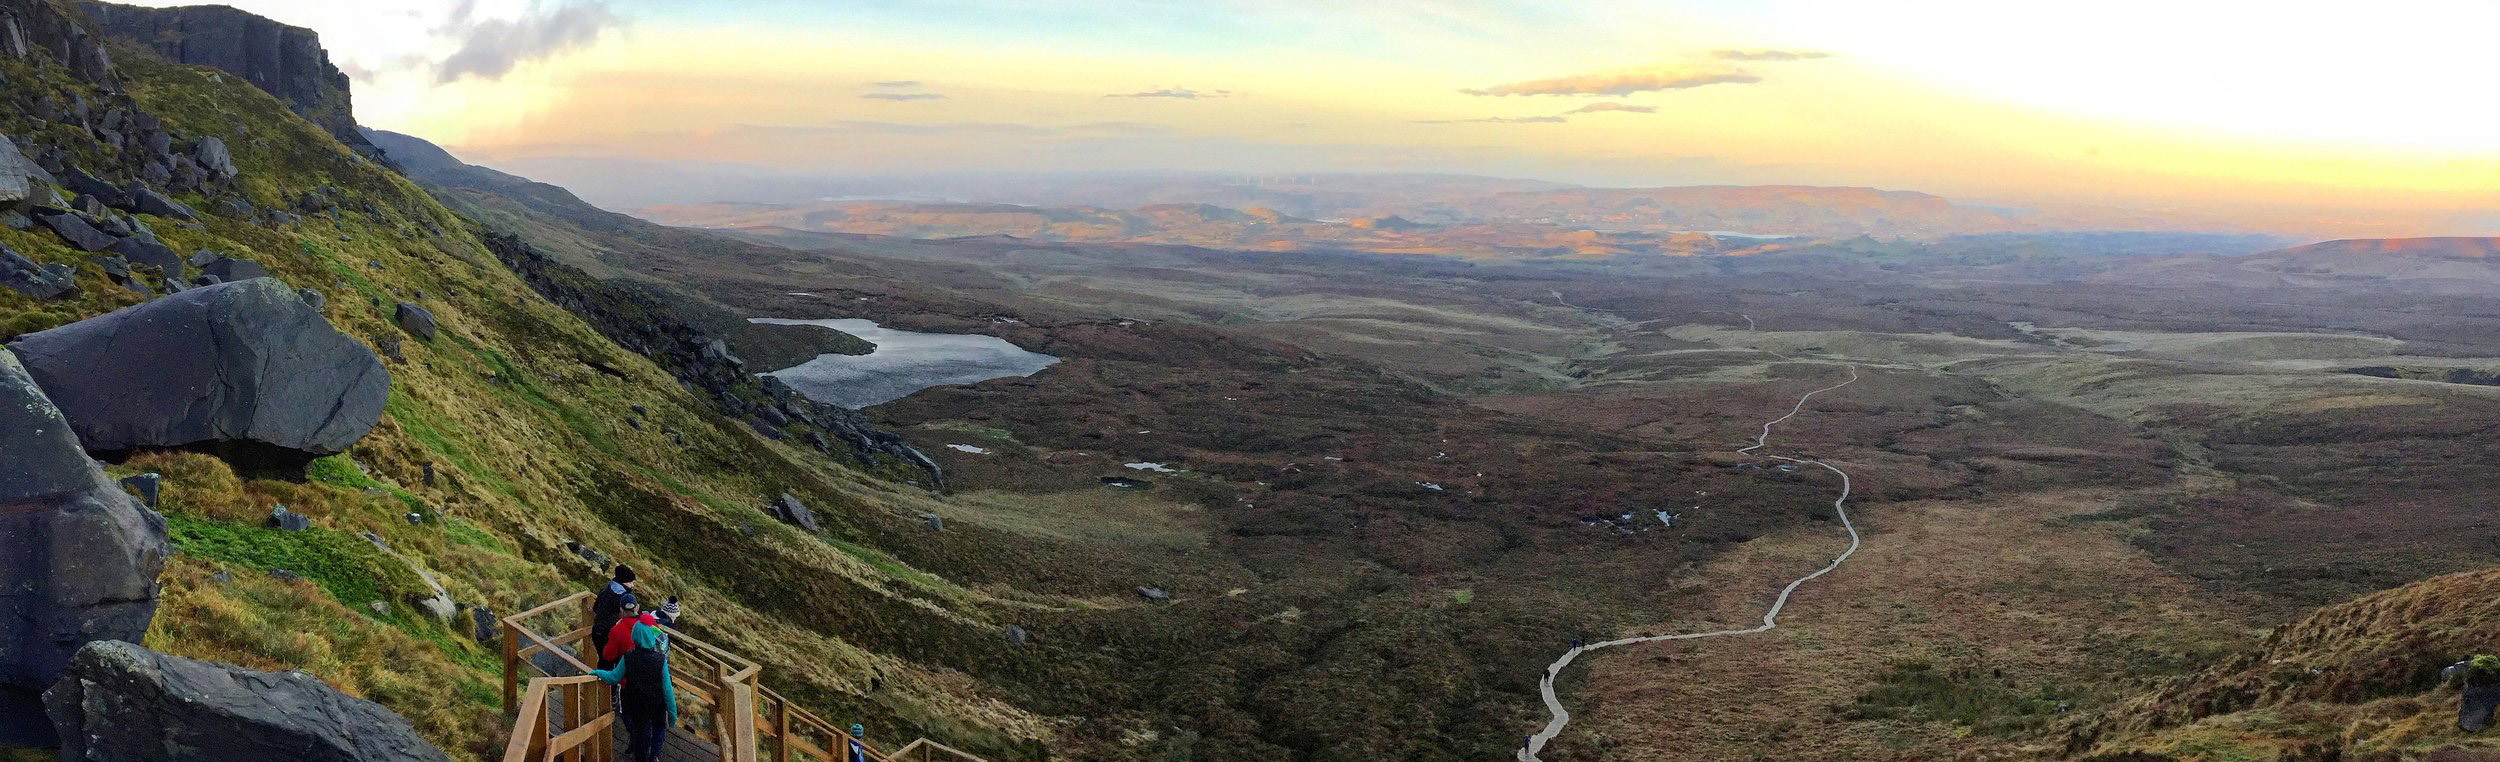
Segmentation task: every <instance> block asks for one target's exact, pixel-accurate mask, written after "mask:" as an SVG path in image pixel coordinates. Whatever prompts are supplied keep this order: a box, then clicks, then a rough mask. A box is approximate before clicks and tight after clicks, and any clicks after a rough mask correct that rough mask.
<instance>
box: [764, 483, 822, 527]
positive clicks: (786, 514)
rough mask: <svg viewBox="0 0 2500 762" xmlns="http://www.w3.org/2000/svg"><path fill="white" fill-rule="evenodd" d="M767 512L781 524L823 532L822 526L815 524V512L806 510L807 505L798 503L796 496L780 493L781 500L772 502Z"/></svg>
mask: <svg viewBox="0 0 2500 762" xmlns="http://www.w3.org/2000/svg"><path fill="white" fill-rule="evenodd" d="M768 510H769V511H770V512H771V513H772V515H773V518H774V519H777V520H779V521H780V522H781V523H784V524H789V525H791V526H795V527H798V528H800V529H805V530H807V531H810V532H820V531H824V526H823V525H820V524H818V523H816V512H815V511H810V510H808V509H807V504H806V503H802V502H799V498H798V496H796V495H792V494H790V493H788V492H784V493H781V499H779V500H775V501H773V503H772V505H771V506H769V507H768Z"/></svg>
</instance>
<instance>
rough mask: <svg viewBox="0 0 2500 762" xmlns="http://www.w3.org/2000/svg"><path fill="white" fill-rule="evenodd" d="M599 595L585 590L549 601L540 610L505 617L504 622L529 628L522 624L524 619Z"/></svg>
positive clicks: (535, 609)
mask: <svg viewBox="0 0 2500 762" xmlns="http://www.w3.org/2000/svg"><path fill="white" fill-rule="evenodd" d="M598 595H599V594H598V593H595V592H592V591H589V590H584V591H581V592H578V593H574V594H572V595H568V596H564V597H562V598H557V599H555V600H552V601H548V602H547V603H546V605H543V606H539V607H538V608H534V609H530V610H528V611H524V612H521V613H518V614H514V615H511V616H507V617H504V618H503V620H504V621H506V622H510V623H512V624H513V625H515V626H524V627H525V626H527V625H522V624H521V620H524V619H529V618H532V617H536V616H538V615H540V614H544V613H547V612H550V611H554V610H556V609H559V608H563V607H564V604H567V603H572V602H573V601H574V600H575V599H578V598H596V597H598Z"/></svg>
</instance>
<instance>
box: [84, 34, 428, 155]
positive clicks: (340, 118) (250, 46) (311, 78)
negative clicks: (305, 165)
mask: <svg viewBox="0 0 2500 762" xmlns="http://www.w3.org/2000/svg"><path fill="white" fill-rule="evenodd" d="M79 5H80V6H81V7H83V8H84V9H85V10H86V12H87V17H88V18H91V19H94V20H95V24H96V27H97V28H98V29H100V30H102V31H103V32H104V34H105V35H106V36H108V37H119V38H122V39H126V40H130V41H132V42H136V43H139V44H140V45H143V46H146V47H148V48H150V49H152V50H155V51H156V53H157V55H161V56H164V57H165V58H166V59H167V60H170V61H173V62H175V63H182V64H190V65H194V66H207V67H211V68H215V69H219V70H222V71H225V72H227V73H229V74H233V75H235V76H238V77H242V78H243V80H244V81H246V82H250V83H252V85H253V86H254V87H258V88H260V89H261V90H264V91H267V92H268V93H269V94H270V95H275V96H277V97H278V100H280V101H283V102H285V103H286V105H287V107H288V108H291V109H294V110H295V113H296V114H298V115H301V116H303V117H304V118H305V119H306V120H308V121H311V122H312V123H313V124H317V125H320V126H321V128H322V129H324V130H328V131H329V132H330V134H331V135H333V136H335V137H337V138H338V139H339V142H341V143H346V144H347V146H348V147H349V148H351V149H355V150H356V151H357V152H358V153H362V154H365V155H367V156H380V155H381V150H380V149H377V148H374V147H373V144H372V143H370V142H367V141H366V140H365V136H364V134H363V133H361V132H358V131H357V130H356V115H355V113H354V111H353V110H352V109H351V108H350V106H351V104H350V103H349V102H348V80H347V74H345V73H344V72H341V71H339V69H338V67H336V66H332V65H331V64H330V56H329V54H328V53H327V52H325V51H323V50H322V49H321V36H320V35H319V34H315V33H314V32H313V31H312V30H310V29H305V28H302V27H294V26H288V25H285V24H281V23H278V22H276V21H272V20H269V19H266V18H262V17H259V16H255V15H252V14H250V13H245V12H243V11H240V10H236V9H234V8H229V7H226V6H223V5H194V6H185V7H180V8H141V7H138V6H130V5H119V4H115V3H100V2H93V1H92V0H89V1H87V2H81V3H79ZM219 147H220V149H222V148H223V146H222V145H221V146H219ZM201 163H202V164H204V165H207V164H209V162H208V161H207V160H206V158H205V157H203V158H202V160H201ZM212 166H213V165H212ZM228 166H229V167H231V166H232V165H228ZM228 176H231V175H228Z"/></svg>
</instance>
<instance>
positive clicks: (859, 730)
mask: <svg viewBox="0 0 2500 762" xmlns="http://www.w3.org/2000/svg"><path fill="white" fill-rule="evenodd" d="M864 735H868V727H867V726H865V725H861V724H859V723H856V722H854V723H851V737H852V738H858V737H860V736H864Z"/></svg>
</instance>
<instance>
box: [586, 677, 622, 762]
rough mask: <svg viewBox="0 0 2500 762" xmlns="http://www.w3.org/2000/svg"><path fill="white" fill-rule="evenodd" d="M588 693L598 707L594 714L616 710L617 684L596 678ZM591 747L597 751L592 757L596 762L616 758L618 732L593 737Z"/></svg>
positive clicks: (604, 761)
mask: <svg viewBox="0 0 2500 762" xmlns="http://www.w3.org/2000/svg"><path fill="white" fill-rule="evenodd" d="M587 693H589V694H590V701H591V704H592V705H593V706H596V707H598V710H597V711H598V714H594V715H592V716H594V717H596V716H599V715H604V714H607V713H608V712H612V711H615V709H614V707H615V705H616V701H615V699H614V698H613V697H614V696H615V695H616V686H613V685H609V684H608V683H607V681H605V680H594V681H592V682H591V683H590V690H589V691H587ZM590 748H591V749H592V750H594V751H596V752H597V753H596V754H593V755H592V756H591V757H590V758H591V759H592V760H594V762H606V761H607V760H611V759H615V758H616V734H615V733H601V734H599V737H598V738H596V739H593V740H592V741H591V742H590Z"/></svg>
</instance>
